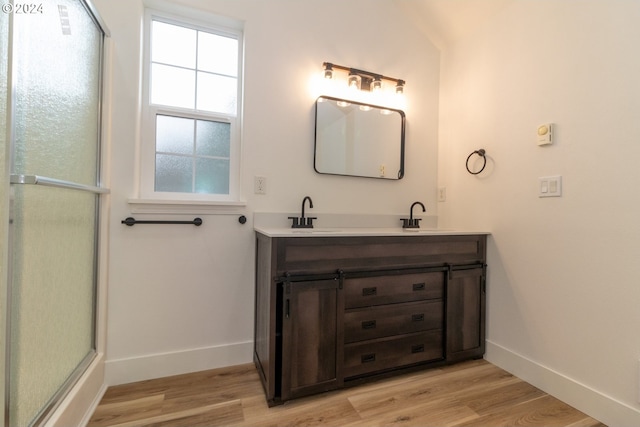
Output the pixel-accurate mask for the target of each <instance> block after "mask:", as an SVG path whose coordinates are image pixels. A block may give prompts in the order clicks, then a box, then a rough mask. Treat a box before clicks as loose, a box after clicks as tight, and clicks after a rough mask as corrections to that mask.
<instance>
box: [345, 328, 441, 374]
mask: <svg viewBox="0 0 640 427" xmlns="http://www.w3.org/2000/svg"><path fill="white" fill-rule="evenodd" d="M442 349H443V346H442V330H434V331H429V332H419V333H414V334H407V335H401V336H397V337H389V338H382V339H378V340H374V341H364V342H359V343H353V344H347V345H345V346H344V367H343V369H344V376H345V378H349V377H354V376H357V375H363V374H368V373H372V372H376V371H382V370H385V369H390V368H397V367H401V366H405V365H411V364H414V363H420V362H427V361H431V360H437V359H442V358H443V357H444V352H443V350H442Z"/></svg>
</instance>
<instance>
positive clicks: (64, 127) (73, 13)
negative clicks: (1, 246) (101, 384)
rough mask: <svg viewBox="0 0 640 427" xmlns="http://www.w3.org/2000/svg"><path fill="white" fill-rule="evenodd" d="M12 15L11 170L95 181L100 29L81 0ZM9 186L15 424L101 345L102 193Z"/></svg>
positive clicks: (42, 406) (11, 418) (36, 411)
mask: <svg viewBox="0 0 640 427" xmlns="http://www.w3.org/2000/svg"><path fill="white" fill-rule="evenodd" d="M11 17H12V19H13V25H12V31H13V47H12V52H13V57H12V61H13V65H14V67H13V74H12V76H11V78H12V82H13V83H14V86H13V88H14V92H13V94H12V95H13V96H12V97H11V99H10V102H11V103H12V109H13V115H12V118H13V121H12V122H10V123H8V124H7V127H9V128H11V129H12V130H13V133H12V135H13V137H14V139H13V140H12V141H11V144H12V146H13V152H14V157H13V164H12V165H11V173H13V174H21V175H40V176H44V177H48V178H54V179H57V180H63V181H70V182H73V183H78V184H84V185H89V186H96V185H97V184H98V176H99V169H98V166H99V160H100V139H99V135H100V88H101V57H102V40H103V33H102V31H101V30H100V29H99V28H98V27H97V25H96V24H95V22H94V20H93V19H92V17H91V16H90V15H89V13H88V12H87V9H86V8H85V7H84V5H83V4H82V2H81V1H77V0H76V1H73V0H57V1H56V2H52V3H49V2H45V4H44V7H43V8H42V13H37V14H19V13H14V14H12V15H11ZM4 40H5V38H4V37H3V38H2V40H1V41H0V43H3V42H4ZM2 129H3V130H4V129H5V127H4V126H3V127H2ZM5 176H6V175H5ZM3 183H4V180H3ZM10 194H11V216H10V218H11V221H10V226H9V232H10V233H9V234H10V236H9V244H10V250H9V254H10V259H9V263H10V266H11V272H10V280H9V281H10V283H9V287H10V300H9V310H8V311H9V314H10V315H9V317H10V323H9V325H8V327H9V328H10V340H9V344H8V345H9V351H8V360H7V362H8V366H9V368H10V369H9V378H8V384H9V386H8V389H7V390H8V396H7V400H8V425H11V426H26V425H29V424H31V423H33V422H36V421H37V420H39V418H40V417H41V416H43V415H44V414H46V413H47V411H48V410H49V409H50V407H51V404H52V402H53V401H54V399H55V398H56V395H57V394H58V393H60V395H64V393H65V392H66V389H64V388H61V387H62V386H63V385H65V383H66V382H67V381H68V380H69V379H70V378H72V377H73V376H74V374H75V373H77V372H81V367H80V368H79V366H80V364H81V362H84V361H86V360H87V359H88V358H90V357H91V356H93V355H94V354H95V345H94V344H95V339H94V338H95V337H94V328H95V313H94V308H95V272H96V265H95V264H96V261H95V260H96V252H95V251H96V249H95V248H96V223H97V206H98V200H97V198H98V197H99V196H97V195H96V194H94V193H91V192H84V191H77V190H68V189H59V188H53V187H44V186H35V185H12V186H11V193H10ZM0 216H1V215H0Z"/></svg>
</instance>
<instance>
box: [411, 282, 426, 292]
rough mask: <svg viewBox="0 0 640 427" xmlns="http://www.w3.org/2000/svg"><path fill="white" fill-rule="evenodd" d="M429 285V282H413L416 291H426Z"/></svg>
mask: <svg viewBox="0 0 640 427" xmlns="http://www.w3.org/2000/svg"><path fill="white" fill-rule="evenodd" d="M426 287H427V284H426V283H424V282H422V283H414V284H413V290H414V291H424V289H425V288H426Z"/></svg>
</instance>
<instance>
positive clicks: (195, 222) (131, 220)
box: [122, 217, 202, 227]
mask: <svg viewBox="0 0 640 427" xmlns="http://www.w3.org/2000/svg"><path fill="white" fill-rule="evenodd" d="M122 224H125V225H128V226H129V227H133V226H134V225H136V224H189V225H195V226H196V227H199V226H201V225H202V218H194V219H193V220H192V221H162V220H160V221H158V220H153V221H147V220H137V219H135V218H133V217H128V218H126V219H123V220H122Z"/></svg>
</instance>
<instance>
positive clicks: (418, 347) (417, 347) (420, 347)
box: [411, 344, 424, 353]
mask: <svg viewBox="0 0 640 427" xmlns="http://www.w3.org/2000/svg"><path fill="white" fill-rule="evenodd" d="M423 352H424V344H414V345H412V346H411V353H423Z"/></svg>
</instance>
